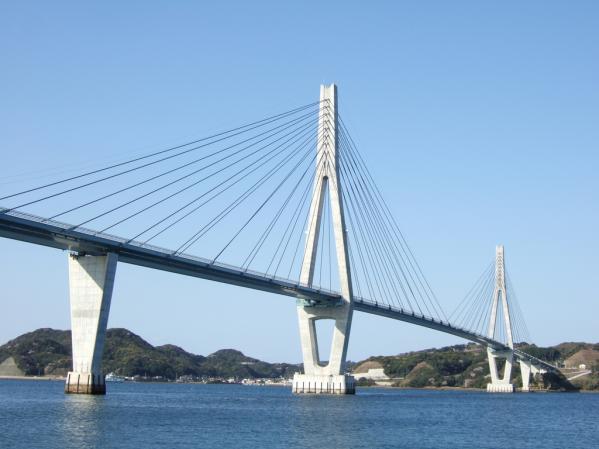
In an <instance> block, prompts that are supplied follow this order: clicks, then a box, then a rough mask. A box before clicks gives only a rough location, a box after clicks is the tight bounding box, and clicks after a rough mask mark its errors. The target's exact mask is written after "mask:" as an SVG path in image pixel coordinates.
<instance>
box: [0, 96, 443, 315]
mask: <svg viewBox="0 0 599 449" xmlns="http://www.w3.org/2000/svg"><path fill="white" fill-rule="evenodd" d="M331 109H332V108H330V105H329V104H328V103H326V100H325V103H324V104H323V103H322V102H314V103H310V104H307V105H304V106H301V107H298V108H294V109H291V110H289V111H286V112H283V113H280V114H277V115H273V116H271V117H268V118H265V119H262V120H259V121H255V122H252V123H249V124H246V125H243V126H239V127H236V128H234V129H232V130H229V131H224V132H221V133H218V134H214V135H212V136H209V137H205V138H202V139H197V140H194V141H191V142H187V143H184V144H181V145H176V146H173V147H170V148H166V149H164V150H161V151H156V152H153V153H150V154H146V155H142V156H138V157H133V158H130V159H128V160H124V161H121V162H118V163H114V164H110V165H107V166H105V167H100V168H97V169H94V170H89V171H86V172H84V173H80V174H77V175H75V176H70V177H66V178H63V179H59V180H56V181H53V182H49V183H46V184H42V185H39V186H36V187H32V188H29V189H25V190H22V191H19V192H14V193H9V194H0V202H1V203H2V204H3V206H5V208H4V209H0V214H11V213H13V214H14V213H22V212H26V213H31V214H35V215H36V216H39V217H45V218H43V219H42V221H43V222H46V223H48V224H57V225H60V226H61V227H63V228H65V227H66V228H68V229H70V230H77V231H82V232H86V233H91V234H93V235H100V236H119V237H118V238H119V239H121V241H123V242H125V243H132V244H136V245H138V246H148V247H160V248H171V249H170V250H169V252H170V253H171V254H173V255H191V254H193V253H195V254H201V256H202V258H203V259H204V260H208V261H210V263H213V264H219V265H230V266H233V267H235V268H236V269H238V270H243V271H251V272H259V273H262V274H264V275H266V276H269V277H273V278H274V277H277V278H284V279H289V280H292V281H295V282H297V281H299V277H300V272H301V265H302V260H303V258H304V254H305V252H306V234H307V233H308V232H309V231H310V227H311V226H313V225H314V223H309V215H310V214H309V210H310V205H311V202H312V194H313V191H314V185H315V180H316V179H320V178H322V176H323V174H324V173H326V171H327V170H328V169H330V167H331V164H336V165H335V166H336V169H337V170H338V174H339V177H338V179H339V182H340V185H339V186H329V188H331V187H334V188H339V189H340V191H341V192H342V196H341V197H342V202H343V206H344V213H345V224H346V236H347V240H348V249H349V258H350V270H351V278H352V283H353V290H354V295H355V296H357V297H360V298H363V299H366V300H368V301H370V302H374V303H376V304H379V305H390V306H393V307H395V308H399V309H401V310H402V311H404V312H406V313H417V314H419V315H425V316H428V317H432V318H435V319H436V320H445V321H447V318H446V316H445V314H444V312H443V310H442V308H441V306H440V304H439V301H438V300H437V298H436V296H435V294H434V293H433V291H432V289H431V287H430V285H429V283H428V282H427V280H426V278H425V277H424V275H423V272H422V270H421V268H420V266H419V264H418V262H417V261H416V259H415V257H414V254H413V253H412V251H411V250H410V248H409V246H408V244H407V242H406V240H405V238H404V236H403V234H402V233H401V231H400V229H399V227H398V225H397V222H396V221H395V220H394V219H393V217H392V215H391V212H390V209H389V207H388V205H387V204H386V203H385V201H384V199H383V197H382V195H381V193H380V191H379V189H378V187H377V186H376V184H375V183H374V180H373V177H372V175H371V173H370V172H369V171H368V169H367V167H366V164H365V162H364V159H363V158H362V156H361V155H360V153H359V152H358V149H357V147H356V145H355V142H354V140H353V139H352V137H351V135H350V134H349V131H348V130H347V127H346V126H345V124H344V122H343V120H341V118H339V119H338V121H337V154H336V156H334V153H333V152H331V151H324V152H321V153H320V155H319V153H318V151H317V148H318V147H319V145H320V144H322V143H323V142H322V140H323V139H325V138H327V136H330V132H329V131H330V129H332V128H331V125H332V124H333V123H334V118H333V116H332V110H331ZM319 114H320V117H319ZM321 127H322V128H325V127H326V128H327V132H324V129H321ZM325 144H326V145H329V144H330V142H325ZM326 145H325V146H326ZM329 146H330V145H329ZM333 157H336V158H335V159H334V160H333V159H332V158H333ZM332 206H333V205H332V204H331V201H330V196H329V195H328V194H327V195H325V197H324V202H323V206H322V207H323V214H322V219H321V221H320V223H319V226H320V227H321V228H320V230H319V232H318V244H317V248H318V249H317V254H316V266H315V272H314V279H313V286H314V287H318V288H321V289H326V290H332V291H338V290H339V275H338V269H337V255H336V248H335V236H334V232H333V229H334V228H333V223H332V218H331V217H332V213H331V211H332V209H333V207H332ZM115 238H117V237H115ZM123 238H124V240H122V239H123Z"/></svg>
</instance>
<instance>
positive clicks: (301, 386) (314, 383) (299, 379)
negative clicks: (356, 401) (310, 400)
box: [292, 373, 356, 394]
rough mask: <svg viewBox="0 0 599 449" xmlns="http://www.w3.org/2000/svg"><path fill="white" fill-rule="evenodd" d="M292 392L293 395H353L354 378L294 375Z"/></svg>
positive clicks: (354, 391) (354, 387)
mask: <svg viewBox="0 0 599 449" xmlns="http://www.w3.org/2000/svg"><path fill="white" fill-rule="evenodd" d="M292 391H293V393H295V394H355V393H356V382H355V379H354V376H351V375H349V374H339V375H335V376H333V375H330V376H328V375H309V374H297V373H296V374H295V375H294V376H293V386H292Z"/></svg>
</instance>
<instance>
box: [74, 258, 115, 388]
mask: <svg viewBox="0 0 599 449" xmlns="http://www.w3.org/2000/svg"><path fill="white" fill-rule="evenodd" d="M116 265H117V255H116V254H112V253H109V254H107V255H105V256H86V255H75V254H71V255H69V294H70V303H71V333H72V345H73V371H71V372H70V373H69V374H68V375H67V381H66V385H65V393H81V394H106V384H105V383H104V375H103V374H102V353H103V351H104V340H105V337H106V326H107V324H108V313H109V311H110V300H111V297H112V288H113V285H114V276H115V273H116Z"/></svg>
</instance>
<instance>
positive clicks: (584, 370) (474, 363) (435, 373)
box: [354, 343, 599, 390]
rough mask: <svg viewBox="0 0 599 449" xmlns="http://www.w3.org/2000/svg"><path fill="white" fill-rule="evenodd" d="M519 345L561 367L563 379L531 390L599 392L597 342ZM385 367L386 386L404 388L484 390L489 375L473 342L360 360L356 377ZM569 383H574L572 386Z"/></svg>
mask: <svg viewBox="0 0 599 449" xmlns="http://www.w3.org/2000/svg"><path fill="white" fill-rule="evenodd" d="M519 347H520V348H521V349H522V350H523V351H525V352H527V353H529V354H531V355H534V356H536V357H538V358H541V359H543V360H546V361H548V362H550V363H552V364H554V365H556V366H559V367H561V368H562V369H561V371H562V373H563V376H554V375H545V376H540V377H539V376H537V378H536V379H534V380H533V383H532V385H533V386H536V387H537V388H539V389H557V390H562V389H563V390H568V389H572V388H573V387H574V388H582V389H585V390H599V344H590V343H562V344H559V345H557V346H552V347H547V348H542V347H537V346H534V345H519ZM500 366H501V365H500ZM381 368H382V369H383V370H384V374H385V375H386V376H387V377H388V378H389V379H386V380H384V382H385V383H386V384H391V385H394V386H399V387H406V388H422V387H461V388H486V385H487V383H488V382H489V377H490V376H489V365H488V362H487V351H486V349H485V348H483V347H482V346H480V345H476V344H474V343H471V344H467V345H456V346H449V347H446V348H440V349H428V350H424V351H416V352H410V353H405V354H399V355H396V356H377V357H370V358H368V359H366V360H363V361H361V362H358V363H357V364H356V366H355V369H354V373H357V372H362V373H365V372H367V371H368V370H370V369H375V370H376V369H379V370H380V369H381ZM566 379H571V381H569V382H568V381H567V380H566ZM361 383H362V384H372V383H374V382H373V381H363V382H361ZM512 383H514V385H516V386H520V385H521V378H520V369H519V365H518V364H515V366H514V370H513V371H512Z"/></svg>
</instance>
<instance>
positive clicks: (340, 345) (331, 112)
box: [293, 84, 355, 394]
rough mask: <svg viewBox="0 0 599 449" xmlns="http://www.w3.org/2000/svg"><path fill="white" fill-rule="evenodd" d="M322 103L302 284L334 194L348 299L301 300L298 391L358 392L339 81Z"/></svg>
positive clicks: (323, 89)
mask: <svg viewBox="0 0 599 449" xmlns="http://www.w3.org/2000/svg"><path fill="white" fill-rule="evenodd" d="M320 101H321V102H320V113H319V128H318V146H317V173H316V178H315V181H314V191H313V196H312V202H311V204H310V215H309V226H308V230H307V237H306V252H305V254H304V260H303V263H302V271H301V274H300V283H301V284H303V285H307V286H312V281H313V278H314V267H315V265H316V255H317V246H318V238H319V231H320V222H321V219H322V213H323V204H324V202H325V195H326V194H327V192H328V194H329V201H330V205H331V207H330V209H331V215H332V217H331V222H332V227H333V233H334V236H335V250H336V254H337V266H338V269H339V284H340V288H341V296H342V301H341V303H340V304H339V305H337V306H332V307H315V306H312V305H310V304H308V303H306V302H304V301H299V302H298V307H297V312H298V320H299V331H300V339H301V344H302V353H303V359H304V374H296V375H295V376H294V378H293V392H294V393H334V394H348V393H349V394H353V393H354V392H355V388H354V378H353V377H352V376H351V375H348V374H345V373H344V365H345V357H346V353H347V344H348V341H349V333H350V328H351V320H352V304H351V300H352V284H351V275H350V269H349V258H348V252H347V238H346V228H345V219H344V215H343V203H342V199H341V191H340V189H341V186H340V183H339V167H338V153H337V148H338V136H337V125H338V116H337V87H336V86H335V85H334V84H332V85H330V86H324V85H322V86H320ZM323 319H329V320H334V321H335V327H334V329H333V341H332V344H331V352H330V355H329V358H328V363H324V362H323V361H322V360H321V358H320V354H319V353H318V336H317V333H316V326H315V323H316V321H317V320H323Z"/></svg>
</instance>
